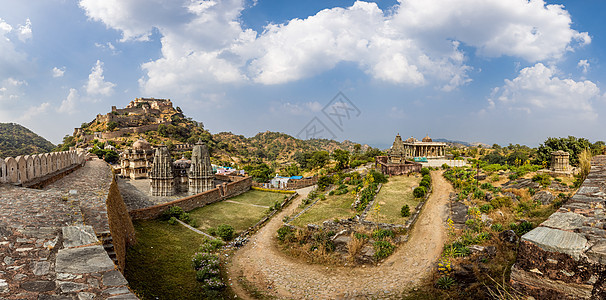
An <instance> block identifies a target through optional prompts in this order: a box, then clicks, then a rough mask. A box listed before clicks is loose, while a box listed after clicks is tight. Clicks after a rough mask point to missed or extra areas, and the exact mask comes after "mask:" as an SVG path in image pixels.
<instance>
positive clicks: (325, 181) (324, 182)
mask: <svg viewBox="0 0 606 300" xmlns="http://www.w3.org/2000/svg"><path fill="white" fill-rule="evenodd" d="M331 183H332V180H331V179H330V177H328V176H326V175H324V176H320V178H318V190H320V191H323V190H325V189H326V188H327V187H328V186H329V185H330V184H331Z"/></svg>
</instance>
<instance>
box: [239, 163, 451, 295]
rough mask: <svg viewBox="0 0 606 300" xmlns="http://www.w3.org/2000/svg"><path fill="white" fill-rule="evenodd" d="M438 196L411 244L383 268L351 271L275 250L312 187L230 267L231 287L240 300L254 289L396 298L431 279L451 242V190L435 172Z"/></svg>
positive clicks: (416, 228)
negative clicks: (285, 226)
mask: <svg viewBox="0 0 606 300" xmlns="http://www.w3.org/2000/svg"><path fill="white" fill-rule="evenodd" d="M431 177H432V180H433V184H434V187H433V194H432V195H431V196H430V197H429V199H428V200H427V203H426V205H425V207H424V208H423V211H422V212H421V215H420V216H419V217H420V219H419V220H418V221H417V223H416V224H415V226H414V228H413V229H412V232H411V234H410V238H409V240H408V242H406V243H404V244H402V245H400V247H399V248H398V250H396V252H395V253H394V254H393V255H391V256H390V257H389V258H387V260H385V261H384V262H382V263H381V264H380V265H378V266H370V267H369V266H366V267H356V268H352V267H346V266H323V265H310V264H306V263H305V262H304V261H301V260H296V259H293V258H290V257H288V256H286V255H284V254H283V253H282V252H280V250H279V249H277V247H276V231H277V230H278V229H279V228H280V226H282V219H283V217H284V216H285V215H290V214H291V213H293V211H294V210H295V209H296V208H297V206H299V204H300V203H301V201H302V199H304V198H305V197H306V196H307V194H308V193H309V191H310V190H311V188H305V189H301V190H299V191H298V193H299V194H300V195H301V196H300V197H298V198H297V199H295V201H294V202H293V203H291V205H290V206H288V207H287V208H286V209H285V210H283V211H282V212H280V213H279V214H277V215H276V216H274V217H273V218H272V219H271V220H270V221H269V222H268V223H267V224H266V225H265V226H264V227H263V228H261V229H260V230H259V231H258V232H257V233H256V234H255V235H254V236H252V237H251V239H250V241H249V242H248V244H246V246H244V247H242V248H241V249H240V250H238V251H236V253H235V254H234V255H233V257H232V258H231V260H230V263H229V264H228V273H229V277H230V279H229V280H230V281H229V282H230V283H232V288H233V289H234V291H235V292H236V293H237V294H238V296H239V297H241V298H244V299H252V298H251V296H250V295H248V294H247V293H246V290H245V289H244V287H243V286H242V283H241V282H240V281H239V279H240V278H243V277H244V278H246V284H247V285H248V286H249V289H250V288H251V286H252V288H253V289H255V290H257V291H259V292H262V293H264V294H268V295H272V296H275V297H277V298H281V299H335V298H336V299H339V298H357V297H359V298H395V297H398V296H401V295H402V292H403V291H405V290H406V289H409V288H411V287H413V286H414V285H415V284H417V283H418V282H419V281H420V280H421V279H422V278H423V277H424V276H426V275H428V274H429V273H430V272H431V270H432V268H433V267H434V266H435V262H436V261H437V260H438V258H439V256H440V253H441V251H442V246H443V245H444V242H445V241H446V238H447V233H446V219H447V218H448V195H449V193H450V192H452V187H451V186H450V184H449V183H448V182H446V180H445V179H444V178H443V177H442V172H441V171H440V172H438V171H434V172H432V174H431Z"/></svg>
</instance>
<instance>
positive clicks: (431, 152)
mask: <svg viewBox="0 0 606 300" xmlns="http://www.w3.org/2000/svg"><path fill="white" fill-rule="evenodd" d="M398 136H399V134H398ZM402 144H403V149H404V150H403V151H404V155H405V157H406V158H408V159H412V158H413V157H426V158H428V159H431V158H444V157H445V156H446V143H441V142H434V141H433V140H432V139H431V138H430V137H429V135H428V136H425V137H424V138H423V139H422V140H421V141H419V140H417V139H415V138H414V137H410V138H408V139H406V140H405V141H404V142H402ZM394 145H395V144H394ZM392 148H393V147H392Z"/></svg>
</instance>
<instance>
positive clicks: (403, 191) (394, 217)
mask: <svg viewBox="0 0 606 300" xmlns="http://www.w3.org/2000/svg"><path fill="white" fill-rule="evenodd" d="M420 181H421V178H417V177H414V176H410V177H408V176H392V177H390V178H389V182H387V183H385V184H383V187H381V191H379V194H378V195H377V199H376V200H375V204H374V205H373V207H372V208H371V210H370V212H369V213H368V215H367V216H366V220H369V221H373V222H381V223H390V224H404V223H405V222H406V221H407V220H408V218H409V217H402V216H400V210H401V209H402V206H404V204H408V206H409V207H410V213H411V214H412V213H413V212H414V209H415V207H416V206H417V204H419V200H416V199H415V198H414V196H413V195H412V189H413V188H414V187H415V186H417V185H418V184H419V182H420ZM377 205H379V206H380V209H379V215H378V218H377V215H376V214H375V208H376V207H377Z"/></svg>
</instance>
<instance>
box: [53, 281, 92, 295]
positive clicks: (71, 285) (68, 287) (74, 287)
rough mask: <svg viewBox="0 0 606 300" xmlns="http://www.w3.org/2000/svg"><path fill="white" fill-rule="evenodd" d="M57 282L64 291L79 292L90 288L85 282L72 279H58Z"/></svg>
mask: <svg viewBox="0 0 606 300" xmlns="http://www.w3.org/2000/svg"><path fill="white" fill-rule="evenodd" d="M57 284H58V285H59V288H60V289H61V292H62V293H72V292H78V291H81V290H86V289H88V288H89V286H88V285H86V284H84V283H76V282H71V281H57Z"/></svg>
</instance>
